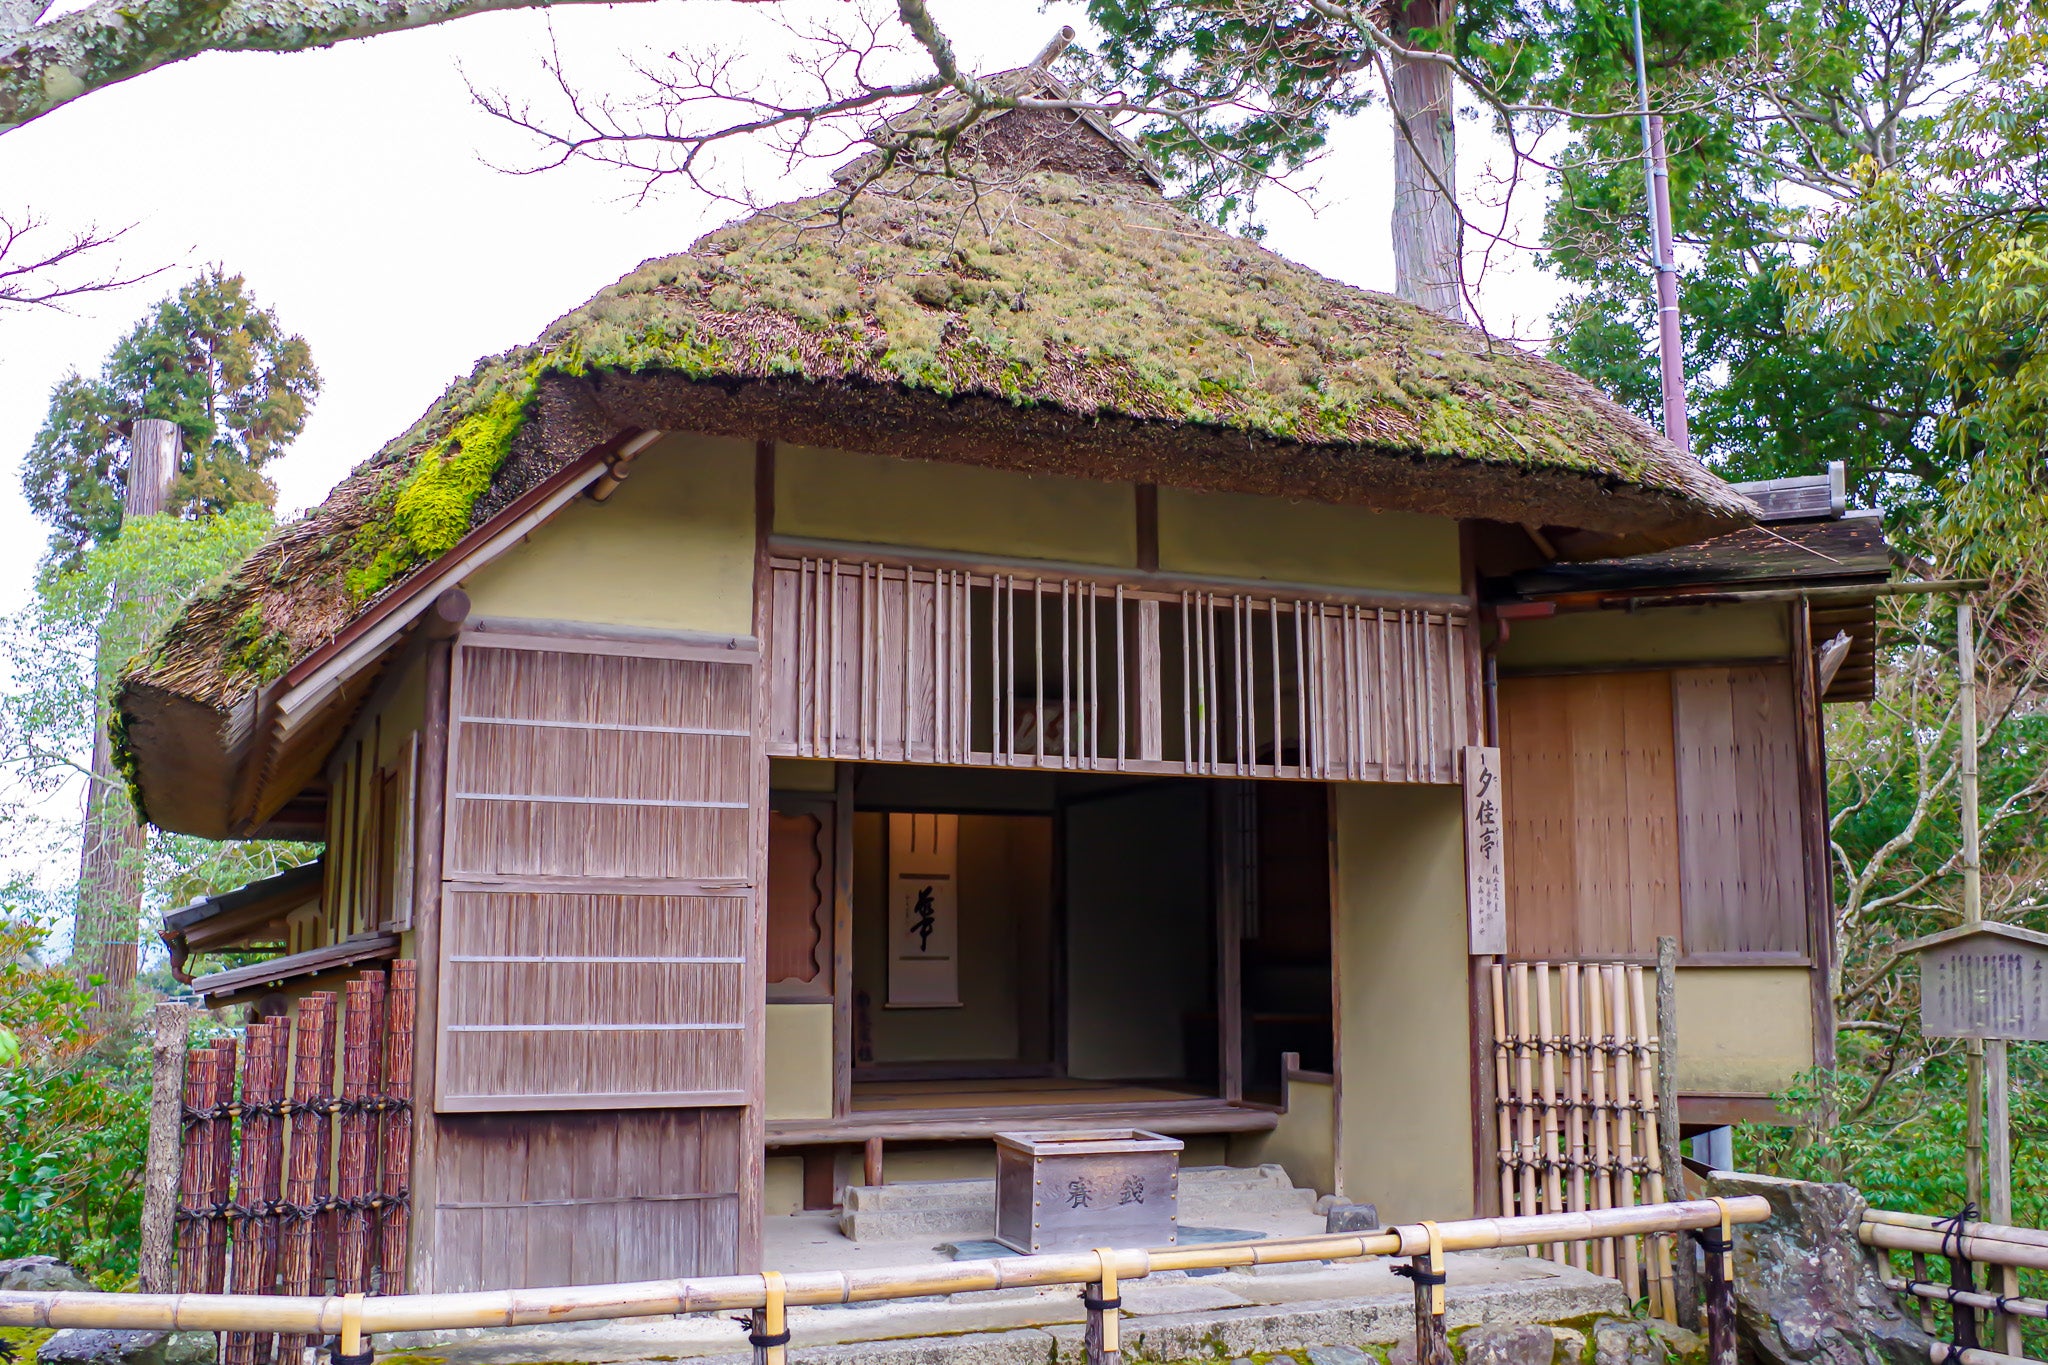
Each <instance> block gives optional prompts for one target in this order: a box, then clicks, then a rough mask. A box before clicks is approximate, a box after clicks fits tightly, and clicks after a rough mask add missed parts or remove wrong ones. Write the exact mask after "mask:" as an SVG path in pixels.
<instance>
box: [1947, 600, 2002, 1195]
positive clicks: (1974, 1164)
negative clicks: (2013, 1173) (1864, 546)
mask: <svg viewBox="0 0 2048 1365" xmlns="http://www.w3.org/2000/svg"><path fill="white" fill-rule="evenodd" d="M1956 679H1957V685H1956V730H1957V740H1956V743H1957V758H1956V769H1957V774H1958V781H1959V784H1960V787H1961V793H1960V801H1961V805H1962V818H1963V923H1964V925H1965V926H1974V925H1978V924H1981V923H1983V921H1984V877H1983V862H1982V847H1981V844H1980V840H1979V836H1978V830H1977V619H1976V611H1975V609H1974V608H1973V607H1972V606H1971V604H1970V600H1969V598H1967V597H1965V598H1962V599H1961V600H1959V601H1958V602H1957V603H1956ZM2000 1051H2001V1052H2003V1051H2004V1048H2003V1045H2000ZM1967 1052H1968V1055H1969V1076H1968V1080H1967V1082H1966V1085H1967V1087H1968V1094H1969V1115H1970V1116H1969V1134H1968V1137H1967V1139H1966V1140H1965V1145H1964V1156H1963V1175H1964V1181H1965V1184H1966V1186H1967V1188H1968V1191H1969V1193H1968V1198H1969V1201H1970V1202H1971V1203H1973V1204H1975V1205H1977V1206H1978V1207H1979V1208H1982V1207H1983V1206H1984V1128H1985V1118H1986V1116H1985V1113H1984V1043H1983V1041H1982V1040H1981V1039H1977V1038H1972V1039H1970V1040H1969V1043H1968V1045H1967ZM2000 1060H2001V1062H2002V1061H2003V1060H2004V1059H2003V1058H2002V1057H2001V1058H2000ZM1999 1069H2000V1070H2001V1071H2002V1070H2004V1068H2003V1066H2001V1067H2000V1068H1999ZM2004 1116H2005V1103H2004V1099H2003V1097H2002V1096H2001V1097H2000V1098H1999V1100H1998V1117H1999V1118H2000V1119H2003V1118H2004ZM2000 1126H2003V1125H2002V1124H2001V1125H2000ZM2006 1197H2007V1199H2008V1201H2009V1199H2010V1195H2009V1194H2008V1195H2007V1196H2006ZM2010 1212H2011V1208H2010V1203H2009V1202H2008V1204H2007V1208H2006V1215H2007V1216H2005V1217H1999V1216H1996V1215H1994V1216H1993V1217H1992V1218H1991V1220H1990V1221H1992V1222H1994V1223H1998V1222H2011V1221H2012V1220H2011V1217H2010Z"/></svg>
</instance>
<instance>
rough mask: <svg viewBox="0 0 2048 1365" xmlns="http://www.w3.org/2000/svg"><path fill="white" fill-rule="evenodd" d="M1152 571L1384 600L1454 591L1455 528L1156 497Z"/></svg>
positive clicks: (1317, 506)
mask: <svg viewBox="0 0 2048 1365" xmlns="http://www.w3.org/2000/svg"><path fill="white" fill-rule="evenodd" d="M1159 567H1160V569H1161V571H1162V572H1167V573H1192V574H1215V575H1220V576H1223V577H1229V578H1250V579H1259V580H1265V581H1269V582H1276V583H1317V584H1327V585H1329V586H1331V587H1343V588H1379V589H1384V590H1386V591H1390V592H1430V593H1458V592H1462V591H1463V583H1462V580H1461V569H1460V563H1459V548H1458V523H1457V522H1456V521H1454V520H1452V519H1450V518H1448V517H1429V516H1421V515H1419V514H1416V513H1412V512H1373V511H1368V510H1367V509H1365V508H1362V507H1339V506H1335V505H1332V504H1329V503H1319V502H1289V501H1287V500H1286V499H1284V498H1258V497H1250V496H1246V495H1243V494H1237V493H1191V492H1187V491H1185V490H1183V489H1178V488H1162V489H1160V490H1159Z"/></svg>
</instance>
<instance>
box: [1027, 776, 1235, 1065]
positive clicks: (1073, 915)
mask: <svg viewBox="0 0 2048 1365" xmlns="http://www.w3.org/2000/svg"><path fill="white" fill-rule="evenodd" d="M1065 819H1066V848H1065V855H1066V856H1065V860H1064V864H1063V867H1064V874H1065V879H1066V949H1067V1074H1068V1075H1069V1076H1073V1077H1079V1078H1085V1079H1089V1080H1166V1079H1172V1078H1175V1077H1183V1076H1187V1075H1189V1074H1190V1073H1191V1072H1194V1073H1197V1074H1210V1073H1213V1071H1214V1061H1213V1059H1211V1058H1201V1059H1196V1058H1191V1057H1190V1056H1189V1055H1188V1045H1187V1035H1188V1023H1189V1018H1190V1016H1191V1015H1199V1014H1202V1013H1204V1012H1207V1013H1208V1014H1210V1015H1211V1016H1212V1017H1213V1014H1214V1010H1215V1005H1216V1000H1215V985H1214V982H1215V970H1214V963H1215V953H1216V934H1215V927H1214V926H1215V910H1214V905H1213V903H1212V896H1211V892H1210V883H1209V859H1208V854H1207V846H1208V839H1207V831H1208V819H1209V788H1208V786H1207V785H1206V784H1205V783H1202V782H1162V783H1158V784H1156V785H1151V786H1146V787H1141V788H1139V789H1138V790H1136V791H1132V792H1126V793H1120V794H1117V795H1114V796H1105V797H1099V798H1097V799H1094V800H1090V801H1086V802H1080V803H1077V804H1074V805H1071V806H1069V807H1068V808H1067V811H1066V816H1065Z"/></svg>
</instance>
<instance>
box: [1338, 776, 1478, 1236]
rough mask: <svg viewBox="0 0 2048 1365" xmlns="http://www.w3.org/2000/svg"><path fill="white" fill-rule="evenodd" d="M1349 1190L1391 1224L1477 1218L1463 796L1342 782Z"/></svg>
mask: <svg viewBox="0 0 2048 1365" xmlns="http://www.w3.org/2000/svg"><path fill="white" fill-rule="evenodd" d="M1331 795H1332V815H1333V820H1332V825H1333V829H1334V834H1335V838H1336V841H1337V906H1336V964H1337V989H1338V1007H1337V1008H1338V1020H1339V1021H1338V1027H1339V1034H1338V1052H1337V1061H1338V1066H1339V1068H1340V1069H1341V1074H1342V1077H1343V1097H1342V1100H1341V1102H1340V1107H1339V1113H1338V1124H1339V1130H1338V1131H1339V1134H1340V1141H1339V1154H1340V1156H1341V1159H1342V1183H1343V1189H1342V1191H1341V1193H1342V1194H1343V1196H1344V1197H1345V1198H1347V1199H1353V1200H1359V1201H1367V1202H1371V1203H1376V1204H1378V1205H1379V1209H1380V1216H1381V1218H1383V1219H1384V1220H1386V1221H1388V1222H1398V1221H1404V1220H1412V1219H1417V1218H1434V1219H1445V1218H1467V1217H1470V1216H1472V1213H1473V1208H1472V1099H1471V1082H1470V1075H1471V1067H1472V1064H1471V1052H1470V1039H1471V1023H1470V1019H1469V1015H1468V1009H1467V986H1466V982H1467V958H1466V942H1465V933H1466V928H1465V852H1464V796H1463V793H1462V792H1461V791H1460V790H1459V789H1458V788H1456V787H1392V786H1377V785H1364V784H1343V785H1337V786H1333V787H1332V788H1331Z"/></svg>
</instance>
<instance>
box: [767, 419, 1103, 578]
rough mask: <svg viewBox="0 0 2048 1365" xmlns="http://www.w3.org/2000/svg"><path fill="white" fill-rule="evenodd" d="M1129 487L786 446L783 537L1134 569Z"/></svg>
mask: <svg viewBox="0 0 2048 1365" xmlns="http://www.w3.org/2000/svg"><path fill="white" fill-rule="evenodd" d="M1135 506H1136V504H1135V501H1134V494H1133V491H1132V488H1131V485H1129V484H1114V483H1096V482H1094V481H1092V480H1088V479H1069V478H1061V477H1059V476H1056V475H1049V474H1020V473H1017V472H1015V471H1014V470H1007V469H976V468H972V467H970V466H967V465H951V464H934V463H931V462H929V461H924V460H898V459H892V458H890V457H888V456H886V455H861V454H854V453H851V452H847V451H837V450H816V449H812V448H810V447H807V446H780V447H778V448H777V449H776V452H775V530H776V533H777V534H779V535H786V536H804V537H808V538H812V539H817V540H845V541H855V542H859V543H861V544H870V545H908V546H914V547H916V548H918V549H926V550H950V551H954V552H956V553H961V554H987V555H1003V556H1015V557H1020V558H1025V559H1050V560H1063V561H1067V562H1070V563H1076V564H1107V565H1123V566H1128V565H1132V564H1136V563H1137V559H1138V529H1137V527H1138V523H1137V515H1136V510H1135Z"/></svg>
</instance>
